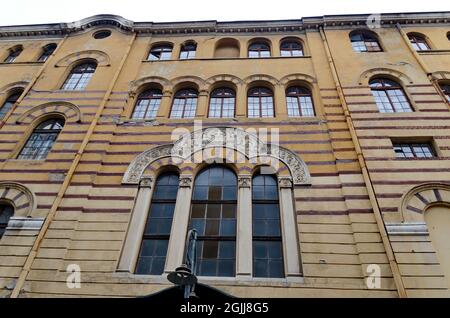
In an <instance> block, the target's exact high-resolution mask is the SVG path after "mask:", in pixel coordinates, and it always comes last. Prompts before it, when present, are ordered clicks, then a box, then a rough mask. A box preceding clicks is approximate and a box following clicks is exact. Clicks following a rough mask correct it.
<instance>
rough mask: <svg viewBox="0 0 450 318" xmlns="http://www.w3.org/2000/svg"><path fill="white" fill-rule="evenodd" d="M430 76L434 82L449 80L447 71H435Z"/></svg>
mask: <svg viewBox="0 0 450 318" xmlns="http://www.w3.org/2000/svg"><path fill="white" fill-rule="evenodd" d="M431 76H432V77H433V79H434V80H438V81H448V80H450V72H449V71H437V72H433V73H431Z"/></svg>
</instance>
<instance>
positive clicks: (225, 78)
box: [205, 74, 243, 87]
mask: <svg viewBox="0 0 450 318" xmlns="http://www.w3.org/2000/svg"><path fill="white" fill-rule="evenodd" d="M217 82H230V83H233V84H234V85H236V86H237V85H240V84H242V83H243V81H242V79H240V78H239V77H237V76H234V75H231V74H219V75H215V76H212V77H210V78H208V79H207V80H206V81H205V84H206V86H208V87H211V86H212V85H214V84H215V83H217Z"/></svg>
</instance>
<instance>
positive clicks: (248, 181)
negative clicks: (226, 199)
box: [238, 175, 252, 188]
mask: <svg viewBox="0 0 450 318" xmlns="http://www.w3.org/2000/svg"><path fill="white" fill-rule="evenodd" d="M251 185H252V176H251V175H240V176H238V186H239V188H250V187H251Z"/></svg>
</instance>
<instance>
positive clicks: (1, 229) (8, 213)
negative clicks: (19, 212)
mask: <svg viewBox="0 0 450 318" xmlns="http://www.w3.org/2000/svg"><path fill="white" fill-rule="evenodd" d="M13 215H14V207H13V206H12V205H11V204H8V203H3V202H1V203H0V238H2V236H3V234H4V233H5V230H6V228H7V227H8V222H9V219H10V218H11V217H12V216H13Z"/></svg>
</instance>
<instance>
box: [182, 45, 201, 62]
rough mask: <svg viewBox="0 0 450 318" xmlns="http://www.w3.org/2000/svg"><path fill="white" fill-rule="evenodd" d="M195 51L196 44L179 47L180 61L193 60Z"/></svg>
mask: <svg viewBox="0 0 450 318" xmlns="http://www.w3.org/2000/svg"><path fill="white" fill-rule="evenodd" d="M196 51H197V44H195V43H191V42H190V43H186V44H183V45H182V46H181V51H180V60H188V59H193V58H195V53H196Z"/></svg>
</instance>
